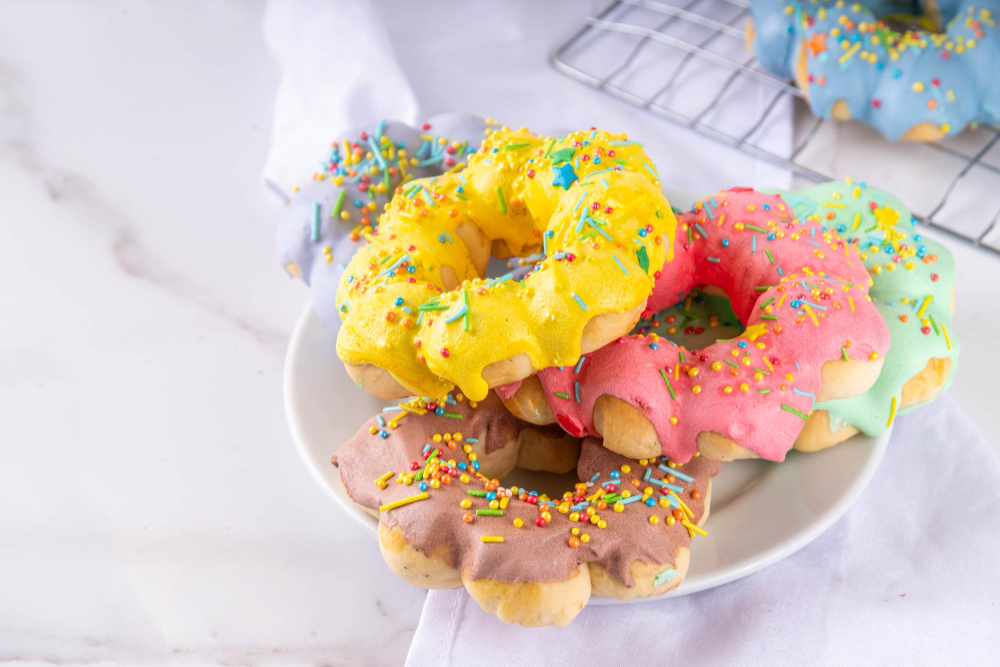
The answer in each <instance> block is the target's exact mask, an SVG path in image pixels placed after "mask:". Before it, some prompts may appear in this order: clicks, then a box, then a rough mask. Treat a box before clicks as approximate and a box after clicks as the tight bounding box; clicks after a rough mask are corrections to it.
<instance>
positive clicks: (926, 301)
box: [917, 294, 934, 318]
mask: <svg viewBox="0 0 1000 667" xmlns="http://www.w3.org/2000/svg"><path fill="white" fill-rule="evenodd" d="M933 298H934V295H933V294H928V295H927V296H926V297H925V298H924V302H923V303H921V304H920V310H918V311H917V317H920V318H922V317H923V316H924V313H925V312H927V306H929V305H930V303H931V299H933Z"/></svg>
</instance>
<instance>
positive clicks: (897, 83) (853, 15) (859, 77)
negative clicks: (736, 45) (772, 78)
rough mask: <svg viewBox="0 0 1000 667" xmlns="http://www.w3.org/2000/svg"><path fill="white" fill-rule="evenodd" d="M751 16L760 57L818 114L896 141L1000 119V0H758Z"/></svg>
mask: <svg viewBox="0 0 1000 667" xmlns="http://www.w3.org/2000/svg"><path fill="white" fill-rule="evenodd" d="M750 13H751V22H750V25H749V29H748V32H747V36H748V41H749V43H750V46H751V48H752V50H753V52H754V54H755V55H756V56H757V59H758V60H759V61H760V63H761V64H762V65H763V66H764V67H765V68H766V69H768V70H769V71H771V72H772V73H773V74H775V75H777V76H781V77H789V78H794V79H795V81H796V83H797V84H798V85H799V87H800V88H801V89H802V90H803V92H804V93H805V95H806V98H807V100H808V102H809V106H810V107H811V109H812V111H813V113H815V114H816V115H818V116H821V117H823V118H833V119H836V120H848V119H851V118H854V119H857V120H860V121H862V122H865V123H867V124H869V125H871V126H872V127H874V128H875V129H876V130H878V131H879V132H881V133H882V134H883V135H884V136H885V137H886V138H887V139H889V140H890V141H898V140H913V141H935V140H938V139H942V138H944V137H947V136H952V135H955V134H957V133H959V132H961V131H962V130H963V129H964V128H965V127H967V126H969V125H972V124H976V123H1000V84H998V83H997V75H998V74H1000V35H998V28H997V24H996V20H997V15H1000V0H976V4H975V5H973V4H970V2H969V0H936V1H935V0H910V1H906V0H869V2H868V4H867V5H862V4H859V3H851V2H844V0H803V1H797V0H754V2H753V5H752V6H751V9H750ZM901 22H905V24H907V25H915V26H917V27H916V29H908V28H902V31H900V30H899V29H897V28H901V27H902V26H901V25H900V23H901Z"/></svg>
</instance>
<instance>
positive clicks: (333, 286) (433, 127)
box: [277, 113, 497, 332]
mask: <svg viewBox="0 0 1000 667" xmlns="http://www.w3.org/2000/svg"><path fill="white" fill-rule="evenodd" d="M496 125H497V123H496V122H495V121H492V120H489V119H483V118H480V117H478V116H474V115H472V114H468V113H448V114H442V115H440V116H437V117H435V118H431V119H430V120H429V121H428V122H426V123H424V124H423V125H422V126H421V127H420V128H415V127H411V126H409V125H407V124H405V123H401V122H399V121H394V120H382V121H379V122H378V123H373V124H371V125H370V126H366V127H364V128H356V129H354V130H351V131H349V132H347V133H345V135H344V138H343V139H341V140H339V141H335V142H333V143H332V144H331V146H330V152H329V154H328V155H326V156H325V157H324V159H323V160H321V161H320V168H319V169H318V170H317V171H316V172H315V173H314V174H313V177H312V180H311V181H309V182H308V183H306V184H305V185H302V186H300V187H297V188H295V192H294V193H293V194H292V197H291V201H290V202H289V205H288V208H287V209H286V210H285V212H284V214H283V215H282V216H281V221H280V222H279V224H278V234H277V246H278V261H279V262H280V263H281V265H282V266H283V267H285V270H287V271H288V272H289V273H290V274H291V275H293V276H295V277H296V278H300V279H302V280H303V281H304V282H305V283H306V284H307V285H308V286H309V290H310V292H311V294H312V301H313V310H314V311H315V313H316V316H317V317H319V319H320V321H321V322H323V324H324V325H325V326H326V327H327V328H328V329H329V330H330V331H333V332H336V331H337V330H338V329H339V328H340V314H339V313H338V312H337V286H338V285H339V284H340V276H341V274H342V273H343V271H344V266H345V265H346V264H347V262H348V261H350V259H351V257H352V256H353V255H354V252H355V251H356V250H357V249H358V247H359V245H358V242H359V241H360V240H361V239H362V237H364V236H365V235H366V234H371V233H377V231H376V228H377V221H378V216H379V215H380V214H381V213H382V209H383V208H384V207H385V205H386V204H387V203H388V202H389V200H390V199H392V196H393V194H394V193H395V190H396V188H397V187H398V186H400V185H402V184H404V183H407V182H409V181H411V180H414V179H417V178H428V177H433V176H438V175H440V174H443V173H445V172H446V171H448V170H450V169H452V168H453V167H455V166H457V165H459V164H461V163H464V162H465V158H466V156H467V155H468V154H469V153H474V152H475V151H476V150H477V149H478V148H479V145H480V143H482V140H483V137H484V136H485V131H486V129H487V128H489V127H493V126H496Z"/></svg>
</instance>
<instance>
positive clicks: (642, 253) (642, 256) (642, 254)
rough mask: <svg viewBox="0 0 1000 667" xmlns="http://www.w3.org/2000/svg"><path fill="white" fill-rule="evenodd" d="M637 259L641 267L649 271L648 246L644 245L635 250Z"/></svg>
mask: <svg viewBox="0 0 1000 667" xmlns="http://www.w3.org/2000/svg"><path fill="white" fill-rule="evenodd" d="M635 257H636V260H637V261H638V262H639V268H640V269H642V270H643V271H645V272H646V273H649V254H648V253H647V252H646V246H643V247H641V248H639V249H638V250H636V251H635Z"/></svg>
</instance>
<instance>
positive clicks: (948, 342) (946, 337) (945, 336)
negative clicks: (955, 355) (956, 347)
mask: <svg viewBox="0 0 1000 667" xmlns="http://www.w3.org/2000/svg"><path fill="white" fill-rule="evenodd" d="M941 331H943V332H944V342H945V344H947V345H948V349H949V350H950V349H951V338H949V337H948V327H946V326H945V325H943V324H942V325H941Z"/></svg>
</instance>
